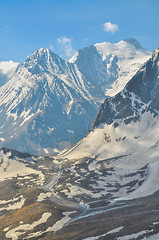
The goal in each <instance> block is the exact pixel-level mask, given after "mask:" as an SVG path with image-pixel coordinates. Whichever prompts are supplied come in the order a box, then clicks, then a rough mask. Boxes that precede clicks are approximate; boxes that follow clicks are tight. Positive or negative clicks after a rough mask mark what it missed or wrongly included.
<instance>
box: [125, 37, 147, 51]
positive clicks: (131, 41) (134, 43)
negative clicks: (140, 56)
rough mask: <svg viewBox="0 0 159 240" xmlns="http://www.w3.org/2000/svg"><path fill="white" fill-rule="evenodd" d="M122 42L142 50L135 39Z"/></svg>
mask: <svg viewBox="0 0 159 240" xmlns="http://www.w3.org/2000/svg"><path fill="white" fill-rule="evenodd" d="M124 41H125V42H128V43H130V44H132V45H134V46H135V47H136V48H140V49H141V48H143V47H142V46H141V45H140V43H139V42H138V41H137V40H136V39H135V38H127V39H126V40H124Z"/></svg>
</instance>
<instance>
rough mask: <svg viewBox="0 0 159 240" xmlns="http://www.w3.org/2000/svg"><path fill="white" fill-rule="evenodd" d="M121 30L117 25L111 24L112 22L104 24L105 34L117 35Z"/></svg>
mask: <svg viewBox="0 0 159 240" xmlns="http://www.w3.org/2000/svg"><path fill="white" fill-rule="evenodd" d="M118 29H119V27H118V25H117V24H114V23H111V22H106V23H104V24H103V30H104V31H105V32H111V33H115V32H116V31H117V30H118Z"/></svg>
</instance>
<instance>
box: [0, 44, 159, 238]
mask: <svg viewBox="0 0 159 240" xmlns="http://www.w3.org/2000/svg"><path fill="white" fill-rule="evenodd" d="M129 80H130V81H128V82H127V84H126V86H125V87H124V89H123V90H121V91H120V92H119V93H117V94H116V95H115V96H112V97H109V98H106V99H105V101H104V102H103V104H102V105H101V107H100V109H99V111H98V113H97V115H96V117H95V119H94V121H93V123H92V127H91V129H90V131H89V133H88V134H87V136H85V137H84V138H83V139H81V140H80V141H79V142H78V143H77V144H75V145H74V146H73V147H71V148H69V149H67V150H64V151H63V152H61V153H60V154H58V155H57V156H33V155H30V154H27V153H20V152H17V151H15V150H9V149H6V148H3V149H1V150H0V159H1V164H0V174H1V179H0V181H1V182H0V213H1V218H0V226H1V230H0V237H1V239H12V240H15V239H17V240H18V239H19V240H20V239H32V240H35V239H44V240H54V239H56V240H61V239H65V240H70V239H71V240H75V239H76V240H98V239H104V240H130V239H135V240H138V239H142V240H147V239H149V240H154V239H158V238H159V230H158V229H159V221H158V219H159V205H158V198H159V185H158V175H159V162H158V156H159V137H158V129H159V102H158V101H159V100H158V95H159V48H158V49H156V50H155V51H154V53H153V54H152V56H151V57H150V58H149V59H148V61H147V62H146V63H144V64H143V65H142V66H141V67H140V69H139V70H138V71H137V73H136V74H135V75H134V76H133V77H132V78H131V79H129Z"/></svg>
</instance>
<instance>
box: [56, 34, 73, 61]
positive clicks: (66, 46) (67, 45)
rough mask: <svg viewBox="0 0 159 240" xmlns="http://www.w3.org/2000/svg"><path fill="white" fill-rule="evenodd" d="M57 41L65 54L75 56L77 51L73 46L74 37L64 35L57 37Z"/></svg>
mask: <svg viewBox="0 0 159 240" xmlns="http://www.w3.org/2000/svg"><path fill="white" fill-rule="evenodd" d="M57 43H58V46H59V48H60V50H61V51H63V52H64V54H65V56H66V57H68V58H70V57H72V56H73V54H74V53H75V51H74V50H73V47H72V39H71V38H67V37H66V36H62V37H60V38H57Z"/></svg>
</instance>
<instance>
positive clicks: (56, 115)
mask: <svg viewBox="0 0 159 240" xmlns="http://www.w3.org/2000/svg"><path fill="white" fill-rule="evenodd" d="M150 55H151V53H150V52H149V51H147V50H145V49H143V48H142V47H141V46H140V44H139V43H138V42H137V41H136V40H135V39H127V40H124V41H120V42H119V43H116V44H112V43H108V42H104V43H97V44H95V45H94V46H90V47H86V48H84V49H81V50H79V51H78V52H77V53H75V55H74V56H73V57H72V58H71V59H70V60H69V61H67V62H66V61H64V60H63V59H61V58H60V57H59V56H58V55H56V54H55V53H53V52H52V51H51V50H49V49H44V48H41V49H39V50H38V51H34V52H33V53H32V54H31V55H30V56H29V57H27V59H26V60H25V61H24V62H23V63H21V64H17V63H14V62H11V61H10V62H0V81H1V84H0V113H1V119H0V147H8V148H12V149H16V150H19V151H23V152H29V153H31V154H57V153H58V151H59V150H63V149H65V148H67V147H70V146H72V145H73V144H75V143H76V142H78V141H79V140H80V139H81V138H82V137H84V136H85V135H86V134H87V132H88V130H89V129H90V127H91V123H92V121H93V119H94V118H95V116H96V113H97V111H98V109H99V107H100V105H101V103H102V102H103V101H104V100H105V97H106V95H107V96H113V95H114V94H116V93H118V92H119V91H120V90H121V89H123V87H124V86H125V84H126V83H127V81H128V80H129V79H130V78H131V77H133V75H134V74H135V73H136V72H137V70H138V69H139V67H140V66H141V65H142V64H143V63H144V62H145V61H146V60H148V59H149V58H150Z"/></svg>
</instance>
